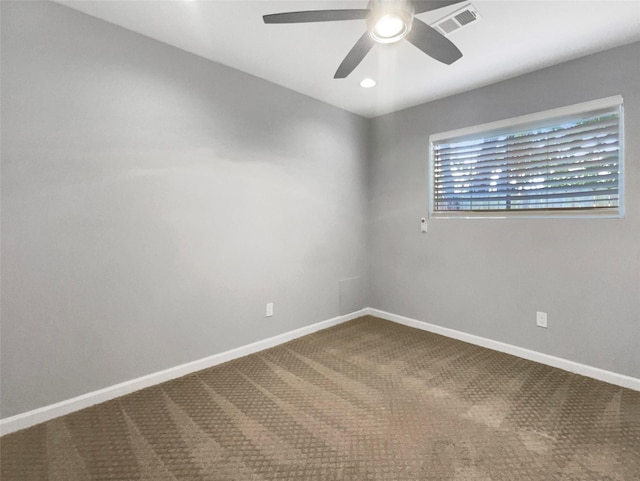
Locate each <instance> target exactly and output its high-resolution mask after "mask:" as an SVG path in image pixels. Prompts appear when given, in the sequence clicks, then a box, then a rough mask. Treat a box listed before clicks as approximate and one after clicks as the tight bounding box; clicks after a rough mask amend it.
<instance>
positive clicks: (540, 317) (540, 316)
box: [536, 312, 547, 327]
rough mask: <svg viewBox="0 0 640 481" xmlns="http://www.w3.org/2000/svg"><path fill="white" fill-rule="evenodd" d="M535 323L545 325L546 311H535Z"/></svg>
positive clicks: (539, 325) (540, 325)
mask: <svg viewBox="0 0 640 481" xmlns="http://www.w3.org/2000/svg"><path fill="white" fill-rule="evenodd" d="M536 325H537V326H538V327H547V313H546V312H536Z"/></svg>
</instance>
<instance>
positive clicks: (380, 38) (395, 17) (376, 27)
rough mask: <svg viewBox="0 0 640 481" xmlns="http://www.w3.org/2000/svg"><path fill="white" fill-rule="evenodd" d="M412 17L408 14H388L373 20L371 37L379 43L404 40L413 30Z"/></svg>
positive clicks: (370, 31)
mask: <svg viewBox="0 0 640 481" xmlns="http://www.w3.org/2000/svg"><path fill="white" fill-rule="evenodd" d="M411 20H412V18H411V16H410V15H409V14H407V12H404V11H400V12H397V13H396V12H388V13H385V14H383V15H380V16H379V17H376V18H374V19H373V21H372V22H371V23H370V27H369V35H370V36H371V38H372V39H373V40H375V41H376V42H378V43H393V42H397V41H398V40H402V39H403V38H404V37H405V35H407V33H409V30H410V29H411Z"/></svg>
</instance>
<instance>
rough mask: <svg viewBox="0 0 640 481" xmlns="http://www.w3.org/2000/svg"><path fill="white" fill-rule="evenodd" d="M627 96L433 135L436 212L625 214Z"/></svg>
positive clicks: (461, 214)
mask: <svg viewBox="0 0 640 481" xmlns="http://www.w3.org/2000/svg"><path fill="white" fill-rule="evenodd" d="M622 125H623V114H622V97H620V96H616V97H609V98H606V99H600V100H595V101H593V102H586V103H582V104H578V105H573V106H570V107H563V108H560V109H555V110H549V111H546V112H540V113H537V114H532V115H526V116H523V117H517V118H513V119H509V120H503V121H498V122H492V123H489V124H483V125H478V126H475V127H470V128H466V129H461V130H456V131H451V132H444V133H441V134H435V135H432V136H430V137H429V142H430V144H431V162H430V186H431V192H432V194H431V205H430V213H431V216H432V217H507V216H509V217H512V216H527V215H529V216H531V215H533V216H585V215H586V216H600V215H603V216H608V217H621V216H622V200H623V196H622V193H623V192H622V191H623V189H622V187H623V183H622V165H623V152H622V150H623V149H622V146H623V141H622V130H623V129H622Z"/></svg>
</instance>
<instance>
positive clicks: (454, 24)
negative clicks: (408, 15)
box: [431, 4, 481, 35]
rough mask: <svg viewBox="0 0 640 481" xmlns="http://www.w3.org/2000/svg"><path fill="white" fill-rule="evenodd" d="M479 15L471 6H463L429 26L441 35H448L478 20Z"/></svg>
mask: <svg viewBox="0 0 640 481" xmlns="http://www.w3.org/2000/svg"><path fill="white" fill-rule="evenodd" d="M480 18H481V17H480V14H479V13H478V11H477V10H476V9H475V7H474V6H473V5H471V4H468V5H465V6H464V7H462V8H461V9H459V10H456V11H455V12H453V13H451V14H449V15H447V16H446V17H443V18H441V19H440V20H437V21H436V22H434V23H433V24H431V26H432V27H433V28H435V29H436V30H438V31H439V32H440V33H442V34H443V35H449V34H450V33H451V32H455V31H456V30H458V29H459V28H461V27H464V26H465V25H469V24H470V23H473V22H475V21H477V20H480Z"/></svg>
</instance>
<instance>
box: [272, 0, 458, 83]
mask: <svg viewBox="0 0 640 481" xmlns="http://www.w3.org/2000/svg"><path fill="white" fill-rule="evenodd" d="M464 1H466V0H451V1H430V0H369V3H368V5H367V8H364V9H345V10H309V11H303V12H285V13H274V14H271V15H264V16H263V17H262V19H263V20H264V23H310V22H333V21H339V20H366V22H367V30H366V32H365V33H364V34H363V35H362V36H361V37H360V39H359V40H358V41H357V42H356V44H355V45H354V46H353V48H352V49H351V50H350V51H349V53H348V54H347V56H346V57H345V58H344V60H343V61H342V63H341V64H340V66H339V67H338V70H337V71H336V73H335V75H334V76H333V78H337V79H341V78H346V77H347V76H348V75H349V74H350V73H351V72H353V70H354V69H355V68H356V67H357V66H358V64H360V62H361V61H362V59H364V57H365V56H366V55H367V53H368V52H369V50H371V48H372V47H373V46H374V45H375V43H381V44H385V43H394V42H397V41H399V40H402V39H403V38H406V39H407V40H408V41H409V42H411V43H412V44H413V45H415V46H416V47H418V48H419V49H420V50H422V51H423V52H424V53H426V54H427V55H429V56H430V57H433V58H434V59H436V60H438V61H440V62H442V63H445V64H447V65H451V64H452V63H453V62H455V61H456V60H458V59H459V58H460V57H462V52H460V50H458V47H456V46H455V45H454V44H453V42H451V41H450V40H449V39H448V38H446V37H445V36H444V35H442V34H441V33H440V32H438V31H437V30H435V29H433V28H432V27H430V26H429V25H427V24H426V23H424V22H423V21H422V20H419V19H418V18H416V17H415V15H417V14H419V13H424V12H429V11H431V10H437V9H439V8H443V7H447V6H449V5H454V4H456V3H463V2H464Z"/></svg>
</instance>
